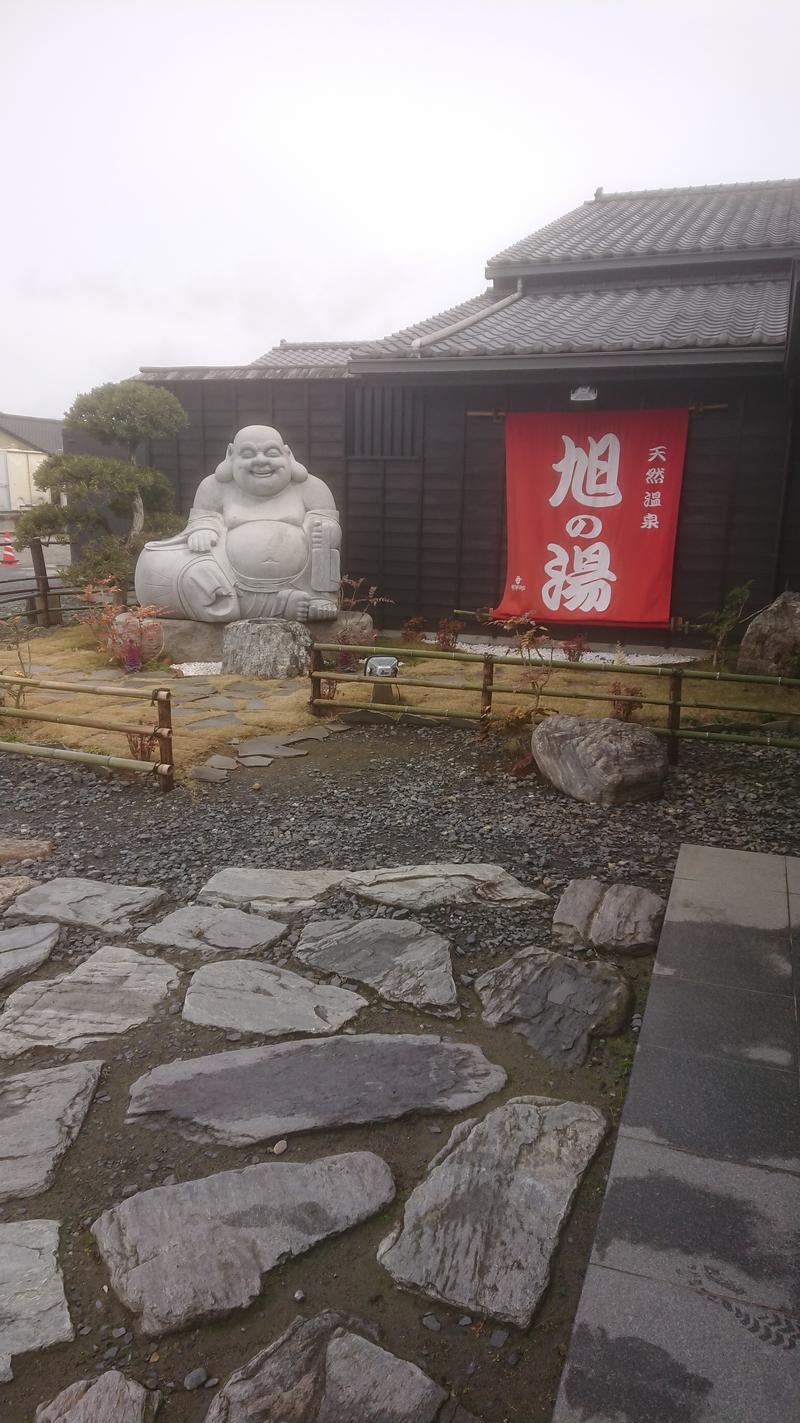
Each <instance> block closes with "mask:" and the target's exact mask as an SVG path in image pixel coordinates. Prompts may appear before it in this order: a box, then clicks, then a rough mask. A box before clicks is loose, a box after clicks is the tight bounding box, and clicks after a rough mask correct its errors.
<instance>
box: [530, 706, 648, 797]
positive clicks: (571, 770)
mask: <svg viewBox="0 0 800 1423" xmlns="http://www.w3.org/2000/svg"><path fill="white" fill-rule="evenodd" d="M531 746H532V750H533V759H534V761H535V762H536V765H537V766H538V767H539V770H540V771H541V772H542V774H543V775H544V776H546V778H547V780H548V781H551V782H552V784H553V785H554V786H556V787H557V789H558V790H560V791H563V792H564V794H565V795H568V796H572V798H573V799H574V800H581V801H589V802H593V803H595V804H597V805H626V804H628V803H630V802H631V801H639V800H653V799H654V798H655V797H657V796H659V795H660V794H661V787H662V785H663V782H664V777H665V776H666V774H667V753H666V750H665V748H664V746H663V745H662V744H661V742H660V741H659V739H658V737H657V736H654V735H653V733H652V731H648V730H647V728H646V727H644V726H635V725H632V724H631V723H630V722H622V721H617V720H616V718H614V717H589V716H548V717H546V718H545V720H544V721H542V722H540V723H539V725H538V726H537V727H536V728H535V729H534V732H533V737H532V740H531Z"/></svg>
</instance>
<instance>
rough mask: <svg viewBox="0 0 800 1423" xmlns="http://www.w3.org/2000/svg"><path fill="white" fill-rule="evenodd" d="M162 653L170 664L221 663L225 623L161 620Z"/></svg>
mask: <svg viewBox="0 0 800 1423" xmlns="http://www.w3.org/2000/svg"><path fill="white" fill-rule="evenodd" d="M160 622H161V632H162V634H163V637H164V651H165V653H166V655H167V656H168V657H169V660H170V662H221V661H222V639H223V637H224V636H225V626H226V625H225V623H196V622H194V621H193V620H192V619H191V618H161V619H160Z"/></svg>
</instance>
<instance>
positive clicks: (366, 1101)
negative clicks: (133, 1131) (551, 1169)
mask: <svg viewBox="0 0 800 1423" xmlns="http://www.w3.org/2000/svg"><path fill="white" fill-rule="evenodd" d="M505 1080H506V1074H505V1072H504V1071H503V1069H502V1067H497V1066H495V1065H494V1064H493V1063H491V1062H489V1060H488V1059H487V1058H486V1057H484V1055H483V1053H482V1052H481V1050H480V1048H477V1047H474V1046H473V1045H472V1044H471V1043H451V1042H440V1041H438V1040H437V1039H436V1038H434V1037H416V1036H414V1035H412V1034H410V1033H403V1034H390V1033H385V1034H384V1033H361V1034H359V1035H358V1036H356V1037H351V1038H347V1037H341V1038H324V1039H322V1040H321V1041H317V1042H308V1041H303V1042H289V1043H281V1044H280V1045H278V1046H276V1047H265V1048H240V1049H238V1050H236V1051H234V1052H224V1053H215V1054H214V1055H213V1056H211V1057H194V1058H188V1059H186V1060H184V1061H178V1062H173V1063H168V1064H167V1065H165V1066H164V1067H156V1068H154V1069H153V1071H152V1072H148V1073H146V1074H145V1076H144V1077H140V1078H139V1080H138V1082H134V1084H133V1086H132V1088H131V1096H130V1104H129V1107H128V1120H129V1121H140V1122H141V1123H142V1125H143V1126H152V1127H154V1128H156V1129H158V1130H161V1129H162V1128H163V1127H164V1125H165V1124H166V1123H170V1124H171V1125H172V1126H173V1127H175V1128H176V1129H177V1130H178V1131H180V1132H181V1133H182V1134H183V1135H185V1136H188V1137H190V1138H191V1139H193V1140H196V1141H219V1142H225V1143H227V1144H228V1145H230V1146H247V1145H249V1144H250V1143H253V1142H258V1141H268V1140H270V1139H271V1138H272V1137H280V1136H283V1135H284V1134H285V1133H287V1132H302V1131H315V1130H319V1129H321V1128H323V1127H332V1126H347V1125H351V1124H353V1123H358V1122H380V1121H391V1120H394V1119H395V1118H397V1117H404V1116H406V1115H407V1114H408V1113H409V1112H460V1111H463V1110H464V1109H465V1108H466V1107H472V1106H474V1105H475V1104H476V1103H477V1102H481V1101H483V1099H484V1097H488V1096H489V1095H490V1094H491V1093H492V1092H498V1091H499V1090H500V1088H501V1087H503V1086H504V1084H505Z"/></svg>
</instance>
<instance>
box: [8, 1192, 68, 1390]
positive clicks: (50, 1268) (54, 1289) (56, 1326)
mask: <svg viewBox="0 0 800 1423" xmlns="http://www.w3.org/2000/svg"><path fill="white" fill-rule="evenodd" d="M58 1231H59V1223H58V1221H57V1220H18V1221H14V1222H13V1223H11V1224H9V1225H0V1383H8V1381H9V1379H11V1378H13V1374H12V1371H11V1359H12V1357H13V1356H14V1355H15V1354H27V1353H28V1351H29V1350H31V1349H36V1350H39V1349H46V1348H47V1347H48V1346H49V1345H50V1344H63V1343H64V1342H65V1341H66V1340H68V1339H74V1338H75V1332H74V1330H73V1328H72V1322H71V1320H70V1317H69V1310H68V1309H67V1301H66V1298H65V1296H64V1283H63V1280H62V1278H61V1271H60V1269H59V1267H58Z"/></svg>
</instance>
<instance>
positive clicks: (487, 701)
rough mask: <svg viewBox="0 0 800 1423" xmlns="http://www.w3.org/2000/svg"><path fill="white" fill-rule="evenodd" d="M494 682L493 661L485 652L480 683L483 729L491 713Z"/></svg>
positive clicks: (486, 725) (486, 726) (486, 727)
mask: <svg viewBox="0 0 800 1423" xmlns="http://www.w3.org/2000/svg"><path fill="white" fill-rule="evenodd" d="M493 684H494V661H493V660H492V657H491V655H490V654H488V653H487V655H486V657H484V659H483V681H482V683H481V721H482V723H483V726H484V730H486V729H488V723H489V718H490V716H491V715H492V687H493Z"/></svg>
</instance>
